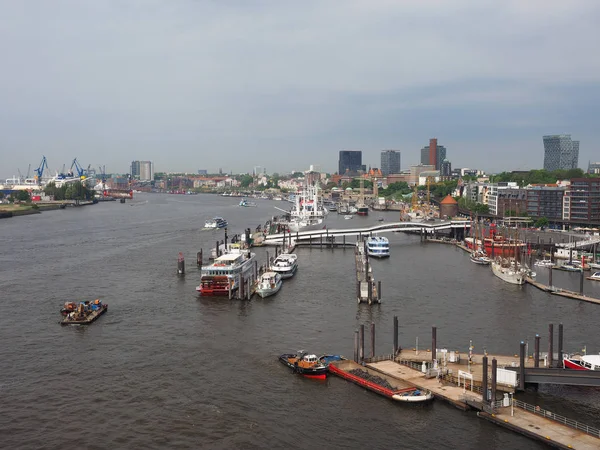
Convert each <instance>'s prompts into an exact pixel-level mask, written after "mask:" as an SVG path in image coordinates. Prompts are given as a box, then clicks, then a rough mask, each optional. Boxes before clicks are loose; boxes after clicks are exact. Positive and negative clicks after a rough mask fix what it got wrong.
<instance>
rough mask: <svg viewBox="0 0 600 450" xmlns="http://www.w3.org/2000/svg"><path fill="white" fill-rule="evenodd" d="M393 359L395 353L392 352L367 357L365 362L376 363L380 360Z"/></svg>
mask: <svg viewBox="0 0 600 450" xmlns="http://www.w3.org/2000/svg"><path fill="white" fill-rule="evenodd" d="M393 360H394V355H392V354H391V353H390V354H389V355H380V356H374V357H372V358H365V362H366V363H367V364H370V363H376V362H379V361H393Z"/></svg>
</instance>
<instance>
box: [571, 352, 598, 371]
mask: <svg viewBox="0 0 600 450" xmlns="http://www.w3.org/2000/svg"><path fill="white" fill-rule="evenodd" d="M563 367H564V368H565V369H573V370H598V371H600V355H583V356H578V357H575V356H574V355H565V356H564V357H563Z"/></svg>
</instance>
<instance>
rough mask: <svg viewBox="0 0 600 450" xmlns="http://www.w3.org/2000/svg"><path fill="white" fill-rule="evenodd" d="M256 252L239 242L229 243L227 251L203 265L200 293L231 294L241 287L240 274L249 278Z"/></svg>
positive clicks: (197, 288) (244, 277) (211, 294)
mask: <svg viewBox="0 0 600 450" xmlns="http://www.w3.org/2000/svg"><path fill="white" fill-rule="evenodd" d="M255 258H256V254H255V253H252V252H251V251H250V250H249V249H242V248H241V247H240V245H239V244H229V245H228V246H227V249H226V251H225V253H224V254H223V255H221V256H219V257H217V258H215V260H214V262H213V263H212V264H210V265H208V266H202V271H201V277H200V285H199V286H197V287H196V290H197V291H198V292H200V295H207V296H213V295H215V296H216V295H229V292H230V291H232V292H233V291H235V290H236V289H237V288H238V287H239V283H240V276H241V278H243V279H245V280H247V279H248V278H249V277H250V276H251V275H252V271H253V270H254V260H255Z"/></svg>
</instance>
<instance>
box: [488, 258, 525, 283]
mask: <svg viewBox="0 0 600 450" xmlns="http://www.w3.org/2000/svg"><path fill="white" fill-rule="evenodd" d="M491 266H492V272H493V273H494V275H496V276H497V277H498V278H500V279H501V280H504V281H506V282H507V283H511V284H525V281H526V278H527V275H528V274H529V272H530V271H529V269H528V268H526V267H523V266H521V265H520V264H518V263H517V262H516V261H515V260H514V259H510V260H509V259H500V258H498V259H496V260H494V261H492V263H491Z"/></svg>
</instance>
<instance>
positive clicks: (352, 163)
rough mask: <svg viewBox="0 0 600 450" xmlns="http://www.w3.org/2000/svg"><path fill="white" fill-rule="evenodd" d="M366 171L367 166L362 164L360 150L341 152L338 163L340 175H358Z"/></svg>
mask: <svg viewBox="0 0 600 450" xmlns="http://www.w3.org/2000/svg"><path fill="white" fill-rule="evenodd" d="M361 170H362V171H364V170H365V166H363V164H362V151H360V150H358V151H355V150H341V151H340V159H339V162H338V173H339V174H340V175H344V174H345V173H346V172H349V173H351V174H352V173H358V172H359V171H361Z"/></svg>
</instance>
